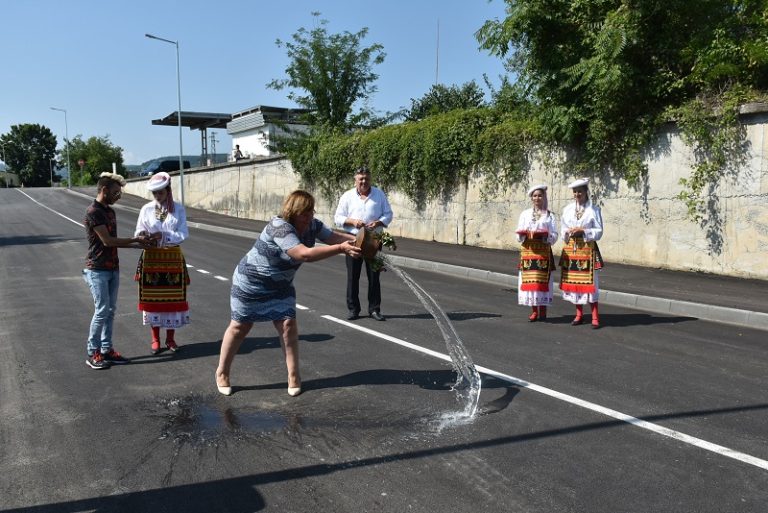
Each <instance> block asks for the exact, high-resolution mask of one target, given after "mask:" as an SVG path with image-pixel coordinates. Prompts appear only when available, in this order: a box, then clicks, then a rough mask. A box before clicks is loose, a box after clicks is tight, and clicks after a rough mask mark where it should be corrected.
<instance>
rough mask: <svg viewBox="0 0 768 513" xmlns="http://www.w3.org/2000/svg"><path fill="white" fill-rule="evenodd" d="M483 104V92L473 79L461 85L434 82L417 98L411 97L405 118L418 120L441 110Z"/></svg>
mask: <svg viewBox="0 0 768 513" xmlns="http://www.w3.org/2000/svg"><path fill="white" fill-rule="evenodd" d="M483 105H485V93H484V92H483V90H482V89H481V88H480V86H479V85H477V82H475V81H474V80H472V81H471V82H467V83H465V84H464V85H462V86H457V85H452V86H445V85H443V84H435V85H433V86H432V87H431V88H430V89H429V91H428V92H427V94H425V95H424V96H422V97H421V98H419V99H418V100H414V99H413V98H411V108H410V109H408V110H407V111H406V113H405V119H406V120H407V121H418V120H420V119H424V118H426V117H427V116H433V115H435V114H440V113H442V112H449V111H451V110H455V109H473V108H477V107H482V106H483Z"/></svg>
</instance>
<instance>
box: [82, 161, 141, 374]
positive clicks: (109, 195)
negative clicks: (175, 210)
mask: <svg viewBox="0 0 768 513" xmlns="http://www.w3.org/2000/svg"><path fill="white" fill-rule="evenodd" d="M124 185H125V179H124V178H123V177H122V176H120V175H118V174H116V173H102V174H101V177H100V178H99V181H98V182H97V184H96V188H97V195H96V199H95V200H94V202H93V203H92V204H91V205H90V206H89V207H88V210H87V211H86V212H85V222H84V224H85V230H86V233H87V235H88V255H87V256H86V260H85V269H84V270H83V277H84V279H85V282H86V283H87V284H88V287H89V288H90V289H91V294H92V295H93V304H94V313H93V319H91V328H90V331H89V332H88V345H87V351H88V358H87V359H86V360H85V363H86V364H88V366H89V367H91V368H92V369H97V370H99V369H108V368H109V367H110V366H111V365H112V364H121V363H129V360H127V359H126V358H124V357H123V356H122V355H121V354H120V353H118V352H117V351H115V350H114V348H113V347H112V323H113V321H114V318H115V310H116V309H117V291H118V286H119V284H120V266H119V263H120V262H119V260H118V258H117V248H147V247H151V246H152V242H151V241H150V240H149V239H148V238H147V237H135V238H130V239H128V238H123V239H121V238H118V237H117V219H116V217H115V211H114V210H112V208H111V207H110V205H113V204H114V203H115V202H116V201H117V200H118V199H120V196H121V195H122V188H123V186H124Z"/></svg>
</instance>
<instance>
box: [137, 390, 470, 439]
mask: <svg viewBox="0 0 768 513" xmlns="http://www.w3.org/2000/svg"><path fill="white" fill-rule="evenodd" d="M217 399H218V397H216V398H211V397H206V396H201V395H190V396H186V397H176V398H170V399H161V400H159V401H157V402H156V403H155V404H154V406H152V407H150V410H151V413H150V417H153V418H160V419H162V420H163V424H162V427H161V429H160V435H159V437H158V438H159V439H160V440H163V441H172V442H175V443H178V444H183V445H187V444H189V445H192V446H212V447H213V446H218V445H220V444H221V443H227V444H230V443H235V442H238V441H254V442H255V441H258V440H266V439H270V438H275V437H281V438H287V439H290V440H299V439H301V438H304V437H307V438H314V437H319V438H324V437H327V436H328V435H329V433H335V436H334V437H333V438H335V437H340V438H346V437H347V436H348V435H349V434H350V433H353V432H354V433H358V434H359V432H360V431H366V432H373V431H381V432H382V433H383V434H385V435H386V436H391V435H392V434H393V432H396V433H397V434H398V435H399V437H401V439H403V438H404V439H412V440H413V439H421V440H425V439H429V438H433V437H435V436H440V435H441V434H445V431H446V430H449V431H450V430H451V428H459V427H461V426H463V425H465V422H462V421H461V420H463V419H459V418H456V416H455V415H454V414H449V413H446V412H445V411H435V412H430V411H427V410H425V409H420V410H418V411H410V412H409V411H398V412H393V411H389V412H385V411H376V410H369V411H361V410H356V411H337V412H334V411H329V410H327V409H326V410H323V411H322V412H318V413H317V414H315V413H314V412H313V411H311V410H306V409H304V410H302V413H301V414H298V413H294V412H289V413H286V412H280V411H275V410H268V409H263V408H259V407H258V406H253V407H250V408H249V407H238V408H232V407H229V406H225V405H224V404H222V403H221V401H218V400H217Z"/></svg>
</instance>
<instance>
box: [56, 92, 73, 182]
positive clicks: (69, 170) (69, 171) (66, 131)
mask: <svg viewBox="0 0 768 513" xmlns="http://www.w3.org/2000/svg"><path fill="white" fill-rule="evenodd" d="M51 110H58V111H59V112H63V113H64V137H65V138H66V139H67V141H66V148H67V174H68V175H69V176H68V177H67V189H71V188H72V163H71V162H70V161H69V125H68V124H67V109H59V108H57V107H51ZM51 187H53V183H51Z"/></svg>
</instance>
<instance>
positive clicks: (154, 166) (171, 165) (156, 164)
mask: <svg viewBox="0 0 768 513" xmlns="http://www.w3.org/2000/svg"><path fill="white" fill-rule="evenodd" d="M190 167H192V166H191V165H190V164H189V161H188V160H185V161H184V169H189V168H190ZM178 170H179V160H178V159H172V160H153V161H152V162H150V163H149V164H147V167H145V168H144V169H142V170H141V172H140V173H139V176H152V175H153V174H155V173H157V172H159V171H165V172H166V173H170V172H172V171H178Z"/></svg>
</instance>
